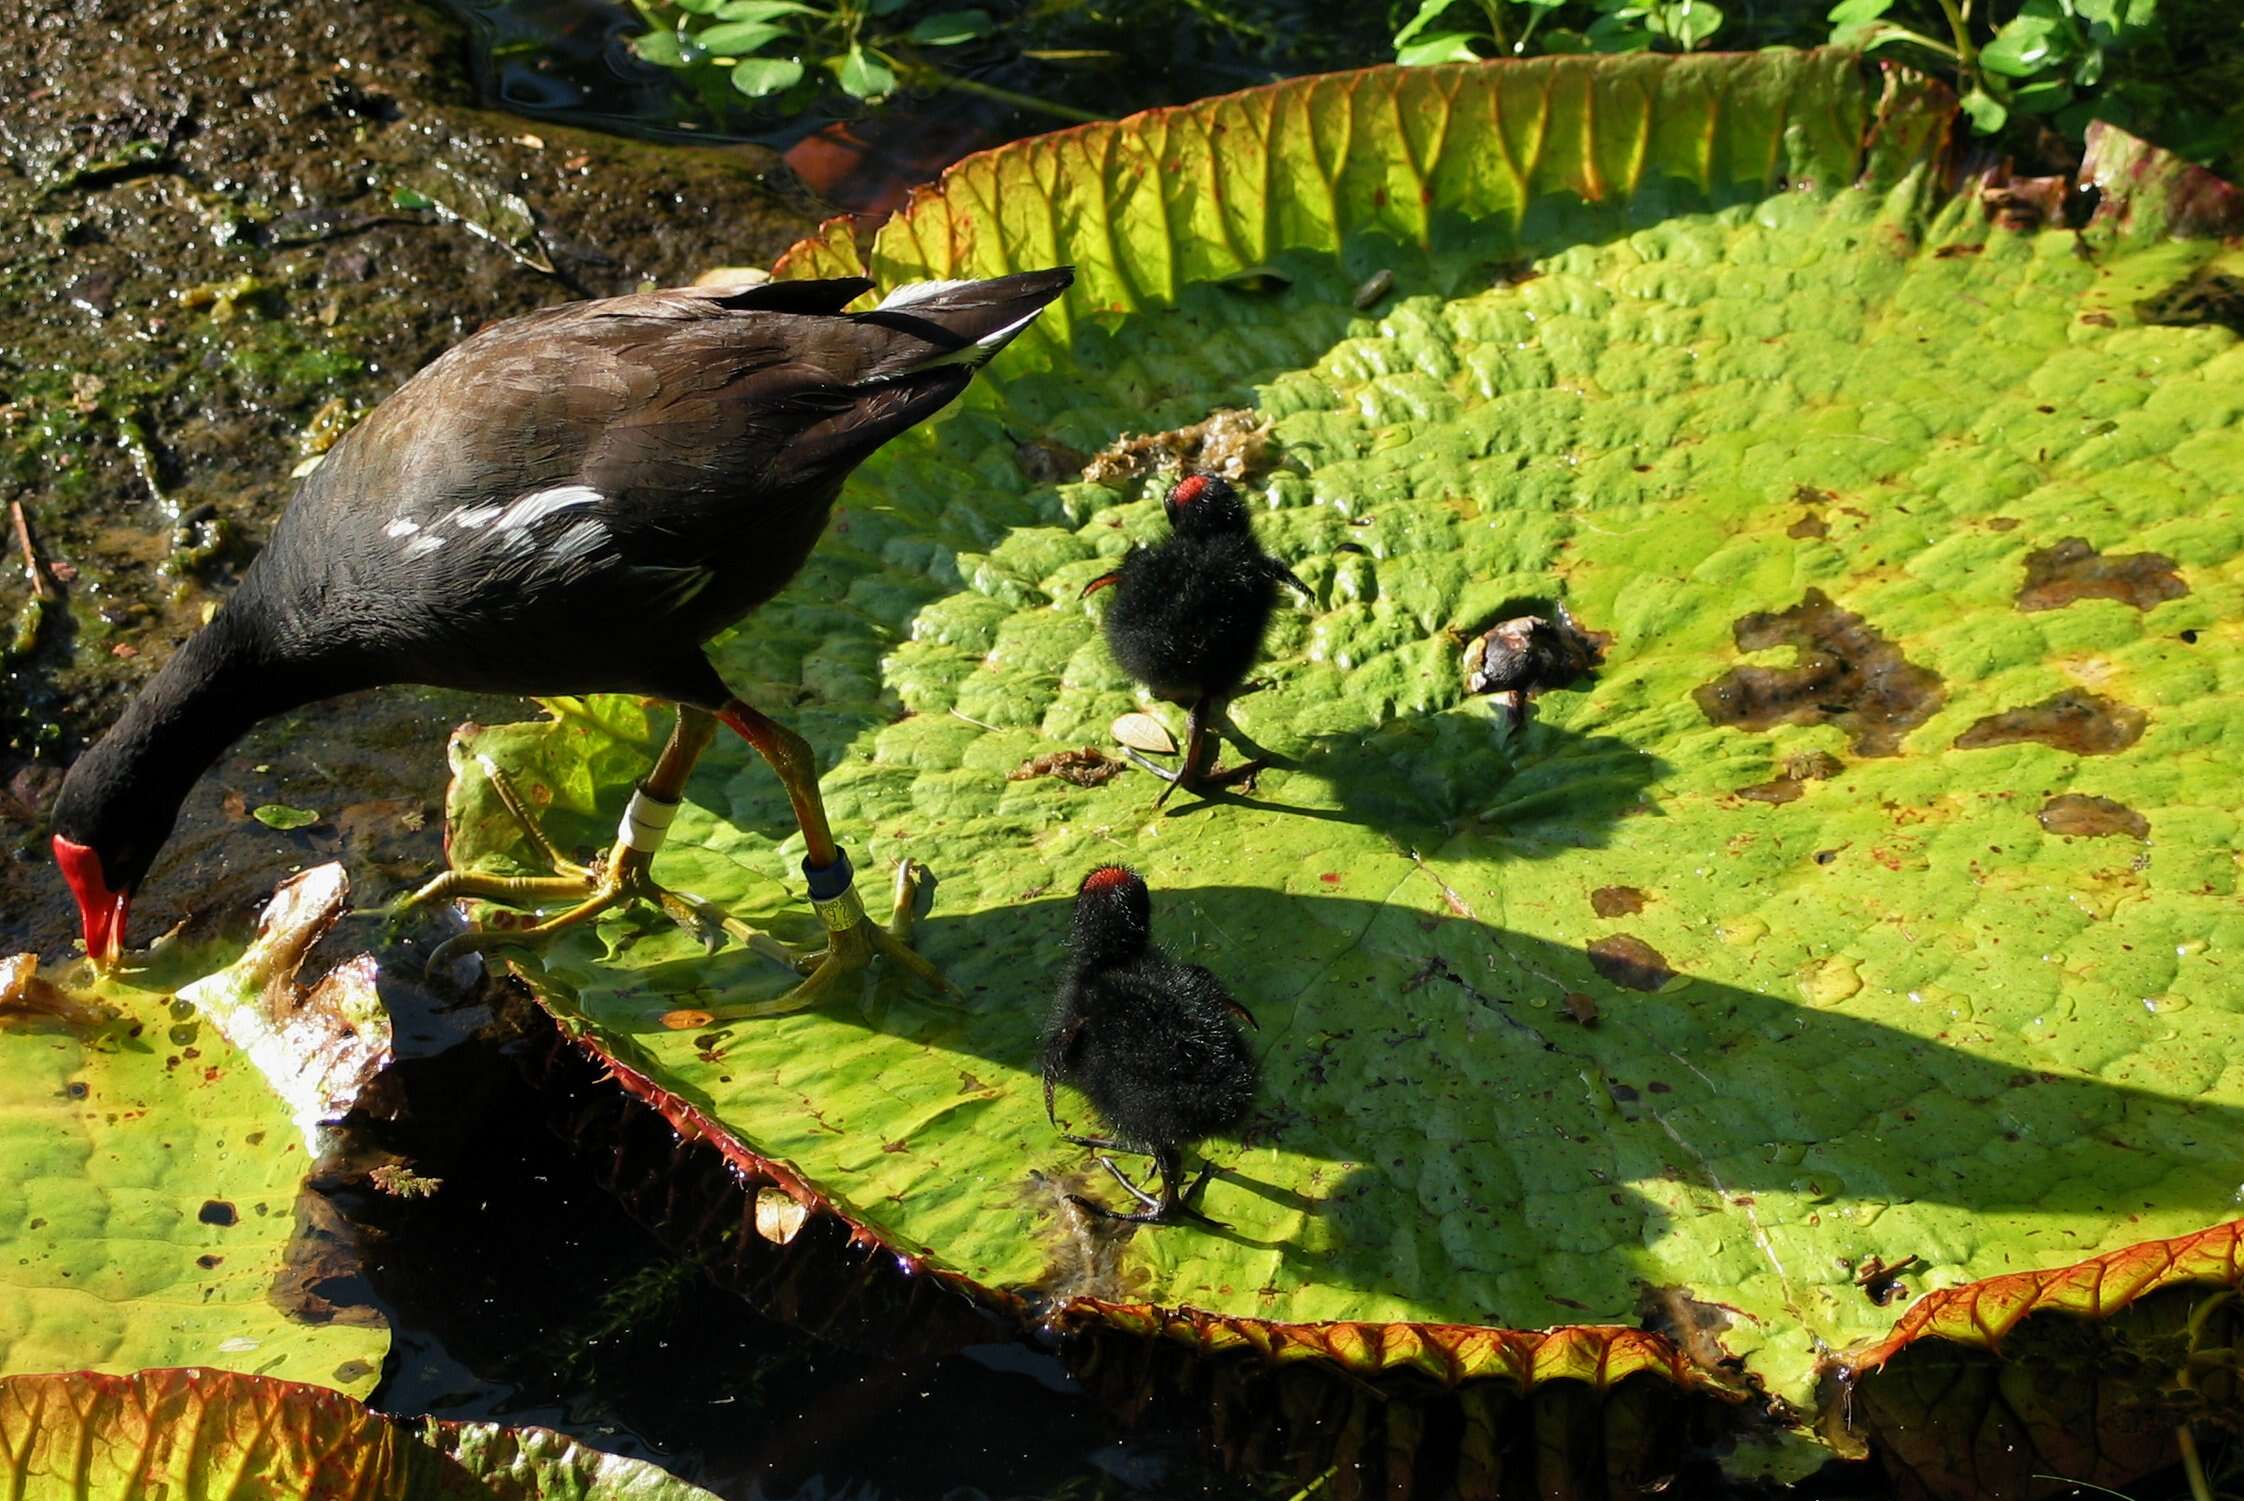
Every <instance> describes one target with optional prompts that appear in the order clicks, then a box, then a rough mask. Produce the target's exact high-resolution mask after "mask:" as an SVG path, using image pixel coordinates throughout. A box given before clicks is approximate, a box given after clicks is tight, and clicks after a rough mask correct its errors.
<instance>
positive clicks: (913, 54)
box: [631, 0, 1099, 120]
mask: <svg viewBox="0 0 2244 1501" xmlns="http://www.w3.org/2000/svg"><path fill="white" fill-rule="evenodd" d="M633 4H634V5H635V6H636V7H637V9H638V12H639V15H640V18H641V19H642V20H644V21H645V22H646V24H647V30H646V31H644V32H642V33H641V34H640V35H638V36H636V37H634V38H633V39H632V43H631V47H632V50H633V51H634V52H636V53H637V54H638V55H639V56H640V57H642V58H645V59H646V60H647V61H648V62H651V63H657V64H659V65H661V66H663V67H666V68H674V69H678V70H680V72H681V73H684V74H686V75H687V76H689V77H694V78H698V79H699V80H700V81H701V82H702V83H703V84H704V85H706V84H708V83H709V82H710V81H711V80H712V79H713V78H715V79H722V80H723V81H724V82H725V83H726V84H727V85H728V86H729V87H730V88H731V89H732V90H733V91H734V92H736V93H738V94H741V95H744V96H746V97H747V98H749V99H758V100H761V99H770V100H773V101H774V102H775V103H778V104H779V105H781V106H783V107H785V106H795V107H800V106H802V105H805V104H807V103H808V102H809V101H810V100H811V99H812V98H814V97H815V96H816V95H817V94H818V93H819V92H820V91H821V90H823V89H826V88H829V87H838V88H839V89H840V90H841V91H842V92H843V93H844V94H847V95H848V96H849V97H850V98H852V99H858V100H863V101H865V102H867V103H878V102H879V101H881V100H883V99H886V98H887V97H888V96H889V95H891V94H893V93H895V92H896V91H897V90H898V89H900V88H922V89H956V90H960V91H963V92H966V93H973V94H979V95H982V96H984V97H988V98H994V99H997V100H1000V101H1002V102H1004V103H1008V104H1013V105H1017V106H1019V107H1021V108H1023V109H1027V110H1032V111H1034V112H1036V113H1039V114H1044V115H1053V116H1057V117H1059V118H1061V119H1067V120H1095V119H1097V118H1099V117H1098V116H1097V115H1094V114H1091V113H1089V112H1088V111H1085V110H1080V109H1077V108H1075V107H1074V106H1072V105H1068V104H1065V103H1062V102H1060V101H1058V100H1052V99H1043V98H1038V97H1036V96H1033V95H1029V94H1023V93H1019V92H1017V91H1014V90H1010V89H1003V88H999V87H997V86H995V85H993V84H989V83H985V82H982V81H980V80H978V79H974V78H970V77H968V76H966V75H965V74H963V73H960V72H957V71H955V70H953V69H951V68H949V67H947V66H945V65H944V64H943V62H942V61H941V60H940V59H941V56H942V54H943V53H944V52H945V51H946V50H947V49H950V48H955V47H959V46H962V45H964V44H966V43H969V42H974V41H978V40H980V39H981V38H983V37H986V36H988V35H990V34H991V32H992V31H994V30H995V29H996V26H997V23H996V22H995V21H994V20H993V19H992V18H991V16H990V13H989V12H988V11H986V10H981V9H976V8H972V7H967V8H961V9H947V10H937V11H931V12H925V13H922V14H919V15H918V16H916V18H915V17H910V16H907V15H906V14H905V12H907V11H908V10H911V9H913V6H912V4H911V0H816V3H805V0H633Z"/></svg>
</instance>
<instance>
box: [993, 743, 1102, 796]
mask: <svg viewBox="0 0 2244 1501" xmlns="http://www.w3.org/2000/svg"><path fill="white" fill-rule="evenodd" d="M1122 769H1123V763H1122V762H1120V761H1117V760H1115V759H1114V758H1113V757H1112V756H1110V755H1107V754H1106V753H1105V752H1104V751H1101V750H1100V749H1099V748H1098V747H1096V746H1091V745H1086V746H1081V747H1079V748H1077V749H1075V750H1060V751H1046V752H1044V754H1042V755H1040V756H1031V757H1029V758H1028V759H1027V760H1026V761H1023V762H1022V763H1021V764H1020V765H1018V766H1016V767H1014V768H1013V769H1012V770H1011V771H1009V772H1007V773H1006V774H1005V780H1006V781H1008V782H1026V781H1031V780H1033V779H1035V778H1037V777H1058V778H1059V779H1060V780H1061V781H1063V782H1072V783H1073V784H1074V785H1076V786H1078V787H1098V786H1102V785H1104V784H1105V783H1107V782H1111V781H1112V780H1114V778H1116V777H1118V776H1120V775H1121V774H1122Z"/></svg>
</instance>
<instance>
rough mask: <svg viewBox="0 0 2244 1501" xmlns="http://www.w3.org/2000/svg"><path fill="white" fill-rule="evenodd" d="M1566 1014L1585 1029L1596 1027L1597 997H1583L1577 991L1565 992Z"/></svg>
mask: <svg viewBox="0 0 2244 1501" xmlns="http://www.w3.org/2000/svg"><path fill="white" fill-rule="evenodd" d="M1565 1006H1566V1014H1567V1015H1568V1016H1569V1017H1571V1018H1573V1019H1574V1020H1575V1021H1578V1022H1580V1023H1581V1024H1582V1025H1583V1026H1585V1027H1594V1026H1596V1025H1597V997H1595V996H1593V995H1584V994H1583V993H1582V992H1581V991H1579V990H1569V991H1568V992H1566V1000H1565Z"/></svg>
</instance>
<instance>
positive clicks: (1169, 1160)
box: [1044, 865, 1260, 1228]
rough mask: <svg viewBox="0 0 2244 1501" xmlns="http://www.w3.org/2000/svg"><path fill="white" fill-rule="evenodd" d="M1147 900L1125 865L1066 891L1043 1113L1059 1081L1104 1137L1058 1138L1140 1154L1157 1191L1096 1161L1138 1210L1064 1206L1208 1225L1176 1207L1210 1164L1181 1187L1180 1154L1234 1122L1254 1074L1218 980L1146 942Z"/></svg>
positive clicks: (1238, 1009)
mask: <svg viewBox="0 0 2244 1501" xmlns="http://www.w3.org/2000/svg"><path fill="white" fill-rule="evenodd" d="M1152 935H1153V900H1152V897H1151V896H1150V895H1149V894H1148V893H1147V891H1146V889H1145V882H1144V881H1142V880H1140V879H1139V878H1138V875H1137V873H1136V872H1135V871H1131V870H1128V869H1125V868H1124V867H1122V866H1119V865H1102V866H1100V867H1099V868H1098V869H1097V870H1094V871H1092V872H1091V873H1090V874H1089V875H1087V876H1085V877H1084V878H1083V884H1082V885H1081V886H1079V887H1078V888H1077V889H1076V893H1075V914H1074V922H1073V927H1072V930H1071V932H1070V934H1069V937H1068V947H1069V950H1070V953H1069V964H1068V972H1067V978H1066V979H1065V980H1063V981H1061V982H1060V991H1059V996H1058V998H1057V999H1056V1000H1055V1002H1054V1003H1053V1007H1052V1016H1051V1020H1050V1022H1049V1023H1048V1025H1047V1026H1046V1028H1045V1032H1044V1115H1045V1118H1046V1119H1047V1120H1050V1121H1052V1122H1053V1124H1054V1125H1055V1126H1056V1125H1057V1124H1058V1120H1057V1119H1056V1117H1055V1116H1054V1115H1053V1110H1052V1087H1053V1085H1054V1084H1055V1083H1058V1082H1060V1081H1062V1080H1064V1081H1066V1082H1067V1083H1070V1084H1073V1085H1074V1086H1075V1087H1076V1088H1078V1089H1080V1090H1082V1091H1083V1093H1084V1094H1085V1095H1086V1096H1087V1097H1088V1098H1089V1099H1090V1101H1091V1104H1092V1106H1093V1107H1094V1108H1095V1109H1096V1110H1097V1111H1098V1113H1099V1115H1100V1116H1101V1118H1103V1119H1104V1120H1105V1121H1106V1123H1107V1126H1108V1127H1109V1128H1110V1129H1111V1130H1112V1131H1113V1132H1114V1135H1113V1137H1112V1138H1111V1139H1110V1138H1106V1137H1098V1136H1069V1135H1067V1133H1065V1132H1063V1133H1061V1134H1062V1135H1063V1136H1066V1139H1067V1140H1069V1141H1072V1142H1074V1143H1076V1144H1077V1145H1078V1146H1086V1147H1091V1148H1094V1149H1096V1150H1098V1151H1101V1152H1111V1151H1124V1152H1145V1153H1149V1154H1150V1155H1151V1156H1152V1158H1153V1161H1154V1165H1155V1167H1156V1168H1157V1169H1158V1170H1159V1172H1160V1175H1161V1192H1160V1195H1159V1196H1158V1197H1156V1196H1155V1195H1152V1194H1149V1193H1147V1192H1146V1191H1145V1190H1143V1189H1141V1188H1139V1187H1138V1186H1137V1185H1136V1184H1135V1183H1132V1182H1131V1181H1130V1179H1129V1177H1128V1176H1127V1175H1126V1174H1124V1173H1123V1171H1122V1169H1120V1168H1119V1167H1116V1166H1115V1165H1114V1159H1113V1158H1111V1157H1105V1156H1102V1157H1100V1158H1099V1164H1100V1166H1102V1167H1104V1168H1105V1169H1106V1170H1107V1171H1108V1172H1110V1173H1112V1174H1113V1175H1114V1177H1115V1179H1116V1181H1118V1182H1119V1183H1120V1184H1121V1185H1122V1186H1123V1187H1124V1188H1125V1189H1127V1190H1129V1192H1130V1196H1131V1197H1132V1198H1134V1199H1136V1200H1137V1201H1138V1203H1139V1204H1141V1205H1142V1206H1144V1207H1143V1208H1142V1209H1141V1210H1139V1211H1138V1212H1137V1213H1134V1214H1123V1213H1119V1212H1117V1211H1115V1210H1112V1209H1109V1208H1107V1207H1106V1206H1105V1205H1103V1204H1098V1203H1095V1202H1093V1201H1092V1200H1090V1199H1085V1198H1082V1197H1080V1196H1074V1195H1071V1197H1073V1198H1075V1202H1077V1203H1078V1204H1081V1205H1082V1206H1083V1207H1084V1208H1086V1209H1089V1210H1091V1211H1092V1212H1093V1213H1096V1214H1101V1215H1105V1216H1106V1217H1108V1218H1110V1219H1118V1220H1127V1221H1130V1222H1132V1223H1139V1224H1146V1223H1157V1222H1161V1221H1167V1220H1174V1219H1177V1218H1179V1217H1180V1216H1183V1217H1189V1218H1192V1219H1196V1220H1199V1221H1201V1222H1202V1223H1203V1224H1210V1225H1217V1226H1219V1228H1220V1225H1221V1222H1220V1221H1217V1220H1211V1219H1209V1218H1208V1217H1207V1216H1206V1215H1204V1214H1202V1213H1201V1212H1200V1211H1198V1210H1197V1209H1194V1208H1192V1207H1191V1206H1190V1204H1189V1203H1188V1200H1189V1199H1190V1198H1191V1197H1192V1195H1194V1194H1196V1193H1198V1192H1199V1191H1200V1189H1201V1187H1202V1186H1203V1185H1204V1184H1206V1183H1207V1181H1208V1175H1209V1174H1210V1173H1212V1172H1214V1171H1215V1169H1214V1166H1213V1165H1212V1164H1208V1165H1204V1166H1203V1167H1202V1168H1201V1170H1200V1175H1199V1176H1198V1177H1197V1178H1195V1179H1194V1180H1193V1181H1192V1185H1191V1187H1190V1188H1187V1189H1184V1190H1182V1191H1181V1192H1180V1191H1179V1189H1178V1187H1177V1179H1178V1178H1179V1176H1181V1173H1182V1167H1181V1164H1182V1160H1183V1149H1184V1148H1185V1147H1187V1146H1190V1145H1191V1144H1193V1143H1195V1142H1198V1141H1201V1140H1203V1139H1205V1138H1207V1137H1209V1136H1213V1135H1216V1134H1217V1133H1219V1132H1223V1131H1228V1130H1231V1129H1232V1128H1234V1127H1236V1126H1237V1125H1238V1124H1239V1123H1240V1122H1241V1121H1243V1120H1245V1119H1246V1116H1247V1111H1248V1109H1249V1107H1251V1106H1252V1105H1253V1103H1254V1093H1255V1086H1256V1084H1257V1082H1258V1079H1259V1076H1260V1070H1259V1068H1258V1067H1257V1065H1256V1063H1255V1057H1254V1053H1253V1051H1252V1050H1251V1049H1249V1048H1248V1046H1247V1039H1246V1034H1244V1033H1243V1032H1241V1031H1240V1030H1239V1023H1240V1021H1242V1020H1244V1021H1245V1022H1247V1023H1248V1024H1249V1025H1250V1026H1251V1025H1253V1023H1254V1018H1253V1017H1252V1016H1250V1015H1248V1013H1247V1009H1246V1008H1245V1007H1244V1006H1242V1005H1240V1004H1239V1003H1238V1002H1237V1001H1236V1000H1234V999H1232V996H1231V992H1230V991H1228V990H1226V989H1224V987H1223V982H1222V981H1221V980H1218V979H1217V978H1216V977H1215V976H1214V975H1212V974H1210V973H1209V972H1208V971H1207V970H1205V969H1203V968H1201V967H1200V966H1199V965H1197V964H1179V963H1177V962H1176V961H1175V960H1174V959H1172V958H1170V957H1169V956H1168V955H1167V954H1165V953H1163V952H1162V951H1161V949H1160V948H1158V947H1156V946H1155V944H1154V942H1153V936H1152Z"/></svg>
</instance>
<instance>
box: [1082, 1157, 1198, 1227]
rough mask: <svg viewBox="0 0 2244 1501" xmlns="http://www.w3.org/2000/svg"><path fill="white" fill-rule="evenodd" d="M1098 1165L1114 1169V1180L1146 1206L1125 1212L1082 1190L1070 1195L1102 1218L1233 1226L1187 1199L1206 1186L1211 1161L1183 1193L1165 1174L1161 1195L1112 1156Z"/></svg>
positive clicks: (1161, 1223)
mask: <svg viewBox="0 0 2244 1501" xmlns="http://www.w3.org/2000/svg"><path fill="white" fill-rule="evenodd" d="M1099 1166H1101V1167H1103V1168H1105V1169H1106V1170H1107V1171H1108V1172H1109V1173H1112V1174H1113V1175H1114V1181H1115V1182H1117V1183H1119V1184H1121V1185H1122V1187H1123V1189H1124V1190H1125V1191H1127V1192H1128V1193H1129V1195H1130V1197H1131V1198H1133V1199H1135V1200H1137V1201H1138V1203H1140V1204H1141V1205H1143V1206H1144V1207H1143V1208H1142V1209H1140V1210H1138V1211H1137V1212H1136V1213H1135V1214H1125V1213H1124V1212H1122V1211H1121V1210H1119V1209H1109V1208H1107V1207H1106V1205H1104V1204H1101V1203H1099V1202H1098V1201H1097V1200H1096V1199H1087V1198H1085V1197H1084V1196H1083V1195H1081V1194H1069V1195H1068V1197H1069V1198H1070V1199H1072V1200H1073V1201H1075V1202H1076V1203H1077V1204H1080V1205H1082V1206H1083V1208H1084V1209H1086V1210H1088V1211H1089V1212H1090V1213H1092V1214H1095V1215H1098V1216H1099V1217H1100V1218H1102V1219H1109V1220H1119V1221H1121V1222H1122V1223H1123V1224H1126V1225H1173V1224H1175V1223H1176V1222H1177V1221H1179V1220H1193V1221H1196V1222H1197V1223H1199V1224H1202V1225H1206V1226H1208V1227H1209V1228H1210V1229H1212V1230H1228V1229H1230V1228H1231V1227H1230V1226H1229V1225H1227V1224H1225V1223H1224V1222H1223V1221H1222V1220H1219V1219H1213V1218H1210V1217H1209V1216H1208V1215H1206V1214H1203V1213H1202V1212H1201V1211H1199V1210H1197V1209H1195V1208H1193V1207H1192V1205H1191V1204H1190V1203H1189V1202H1187V1201H1188V1200H1190V1199H1192V1198H1194V1197H1195V1196H1197V1195H1198V1194H1199V1192H1200V1190H1201V1189H1203V1188H1205V1187H1207V1184H1208V1179H1209V1178H1210V1177H1211V1176H1212V1175H1213V1174H1214V1172H1215V1164H1214V1163H1212V1162H1210V1163H1204V1164H1202V1166H1201V1168H1200V1171H1199V1173H1198V1175H1196V1176H1195V1177H1194V1178H1193V1180H1192V1182H1191V1184H1190V1185H1189V1186H1188V1187H1187V1188H1186V1189H1185V1190H1184V1192H1183V1193H1181V1194H1180V1193H1178V1192H1176V1180H1175V1179H1173V1178H1170V1177H1167V1176H1165V1175H1164V1177H1163V1178H1162V1182H1161V1188H1162V1194H1161V1196H1160V1197H1159V1198H1156V1197H1154V1196H1153V1195H1152V1194H1149V1193H1147V1192H1146V1191H1145V1190H1144V1189H1142V1188H1140V1187H1138V1186H1137V1184H1135V1183H1133V1182H1131V1181H1130V1177H1129V1175H1128V1174H1127V1173H1125V1172H1123V1171H1122V1169H1121V1168H1119V1167H1117V1166H1115V1164H1114V1159H1113V1158H1111V1157H1101V1158H1100V1159H1099Z"/></svg>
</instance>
